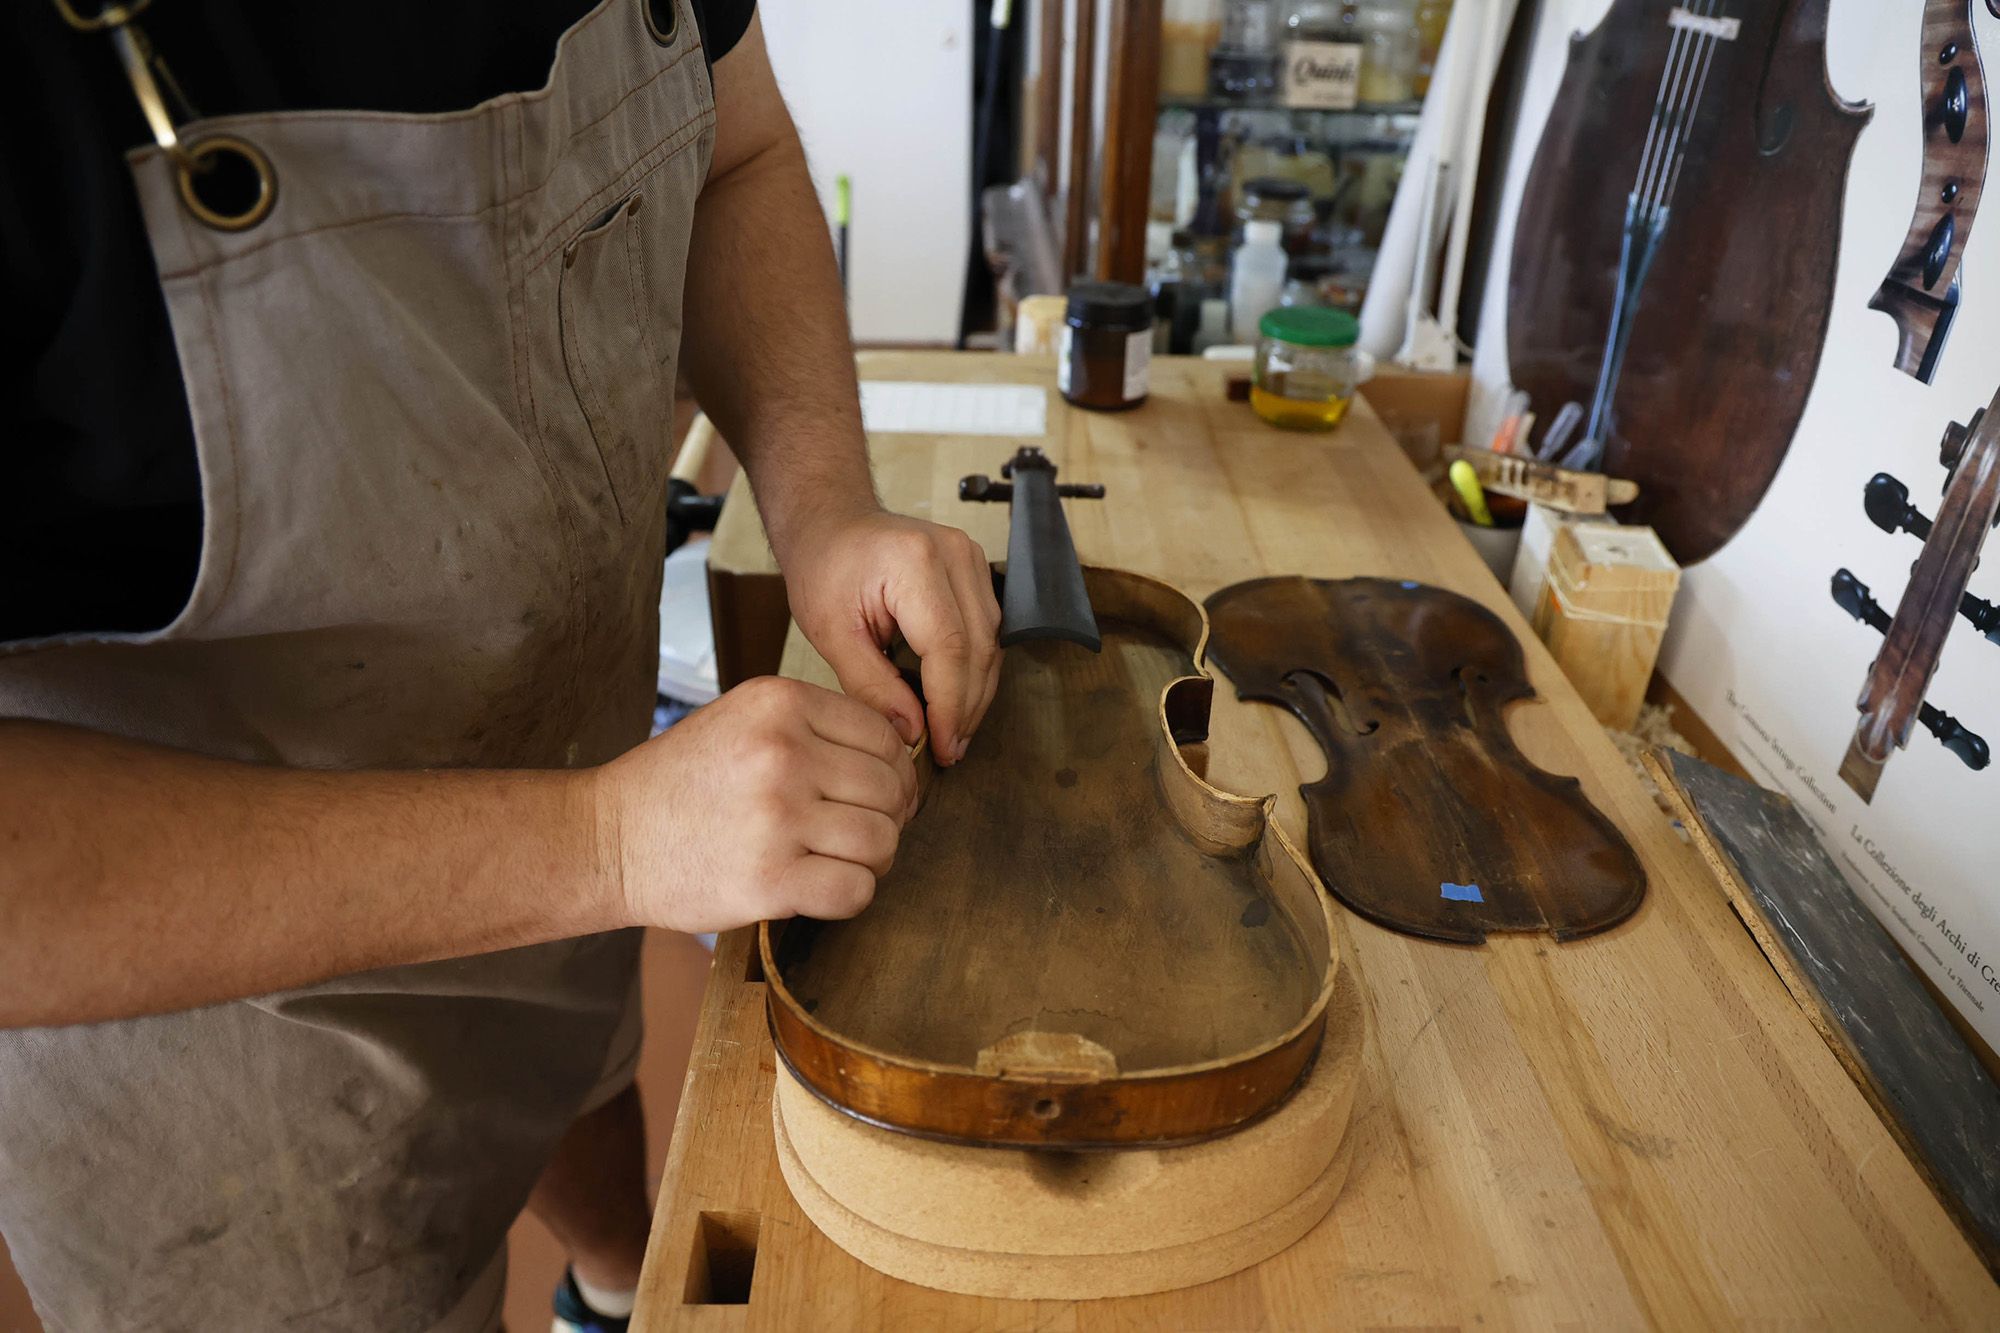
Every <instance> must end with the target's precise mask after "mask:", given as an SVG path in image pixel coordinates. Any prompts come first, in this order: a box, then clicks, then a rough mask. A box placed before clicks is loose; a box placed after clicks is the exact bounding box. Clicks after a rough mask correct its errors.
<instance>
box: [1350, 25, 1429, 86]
mask: <svg viewBox="0 0 2000 1333" xmlns="http://www.w3.org/2000/svg"><path fill="white" fill-rule="evenodd" d="M1354 26H1355V28H1356V29H1357V30H1358V31H1359V33H1360V35H1361V101H1362V102H1363V103H1364V104H1367V103H1376V104H1380V103H1385V102H1407V101H1409V100H1411V99H1412V98H1414V97H1415V96H1416V95H1417V87H1416V81H1417V5H1416V0H1359V3H1358V4H1357V5H1356V6H1355V9H1354Z"/></svg>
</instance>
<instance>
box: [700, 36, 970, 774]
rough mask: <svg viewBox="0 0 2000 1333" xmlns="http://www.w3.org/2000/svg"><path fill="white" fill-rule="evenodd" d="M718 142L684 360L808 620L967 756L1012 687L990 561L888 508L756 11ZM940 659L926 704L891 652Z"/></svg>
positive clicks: (858, 683)
mask: <svg viewBox="0 0 2000 1333" xmlns="http://www.w3.org/2000/svg"><path fill="white" fill-rule="evenodd" d="M715 101H716V126H717V129H716V145H715V157H714V160H713V162H712V164H711V166H710V168H709V178H708V185H707V188H705V189H704V190H703V191H702V196H701V201H700V204H699V206H698V207H697V208H696V210H695V222H694V237H693V242H692V245H691V248H690V253H689V259H688V280H687V307H688V319H687V333H686V335H685V337H684V339H683V344H682V345H683V351H682V360H683V364H684V365H685V367H686V369H687V375H688V380H689V382H690V383H692V384H693V385H694V390H695V395H696V396H697V397H698V398H699V399H700V400H701V404H702V407H703V408H704V409H705V410H706V411H707V412H708V414H709V416H710V417H711V418H713V420H714V421H715V424H716V426H717V427H718V428H719V429H720V431H721V433H722V436H723V438H724V439H726V440H728V441H729V443H730V445H731V447H732V448H734V449H735V450H736V452H737V454H738V456H739V457H741V458H742V460H743V464H744V467H745V469H746V470H747V471H748V472H749V474H750V481H751V485H752V486H753V487H754V489H755V491H756V495H757V504H758V508H759V509H760V510H761V511H762V512H763V516H764V526H765V530H766V531H767V532H768V533H769V534H770V538H771V549H772V551H773V553H774V554H776V556H777V557H778V564H779V567H780V568H781V569H783V570H784V572H785V583H786V591H787V593H788V594H789V596H790V600H791V607H792V615H793V617H794V618H795V619H797V621H798V622H799V627H800V628H801V629H802V630H804V631H805V633H806V636H807V637H808V638H809V639H811V640H812V643H813V646H814V647H816V648H818V649H819V650H820V652H821V654H822V655H824V656H825V658H826V660H827V662H828V664H829V665H830V666H832V667H833V669H834V671H835V673H836V674H837V675H838V676H839V677H840V683H841V686H842V688H843V689H845V690H846V691H847V693H849V694H851V695H853V696H855V697H856V698H859V699H861V700H863V701H865V702H866V703H868V704H869V705H870V706H871V707H873V708H875V709H876V710H877V711H878V712H880V713H882V714H883V716H885V717H887V718H889V719H890V721H892V722H893V723H894V724H895V726H896V728H897V730H898V732H900V733H901V735H902V736H903V738H904V739H905V740H907V741H912V742H914V741H915V740H916V739H917V737H918V735H919V734H921V731H922V729H923V727H924V725H925V724H926V723H928V725H929V727H930V733H931V744H932V748H933V750H934V752H935V753H936V755H937V758H938V760H939V761H940V762H941V763H947V764H949V763H952V762H954V761H955V760H956V759H957V758H958V757H959V756H960V755H962V754H963V753H964V750H965V746H966V744H967V742H968V741H969V739H970V737H971V735H972V733H973V731H974V730H975V729H976V728H977V727H978V725H979V722H980V719H981V718H982V717H983V716H984V714H985V712H986V708H987V705H988V704H990V703H991V702H992V699H993V691H994V688H995V686H996V685H997V683H998V681H999V672H1000V659H999V650H998V648H997V646H996V645H995V643H994V632H995V631H996V630H997V628H998V627H999V624H1000V608H999V605H998V603H997V602H996V601H995V600H994V597H993V588H992V582H991V578H990V576H989V574H988V572H987V567H986V557H985V554H984V553H983V552H982V551H981V550H980V549H979V546H978V544H977V543H975V542H973V541H972V539H971V538H969V537H967V536H966V535H965V534H964V533H963V532H960V531H959V530H958V529H956V528H943V527H938V526H936V525H935V524H930V523H923V522H919V521H917V520H914V519H907V518H898V517H895V516H893V515H889V514H885V513H884V512H883V511H882V509H881V506H880V505H879V504H878V503H877V501H876V498H875V492H874V487H873V485H872V483H871V482H870V479H869V476H868V464H867V453H866V450H865V448H864V447H863V437H862V431H861V408H860V402H859V397H858V394H857V391H856V386H855V377H854V348H853V345H852V343H851V342H850V340H849V337H848V332H847V313H846V307H845V301H844V299H843V297H842V294H841V290H840V274H839V270H838V268H837V266H836V265H835V263H834V257H833V245H832V242H831V240H830V238H829V236H828V233H827V229H826V220H825V217H824V216H823V215H822V214H821V212H820V208H819V203H818V201H817V200H816V199H815V198H814V196H813V190H812V182H811V179H810V178H809V177H808V175H807V172H806V158H805V152H804V150H803V149H802V148H801V147H800V145H799V137H798V132H797V131H796V130H795V129H794V128H793V125H792V119H791V116H790V114H789V113H788V112H787V111H786V110H785V102H784V98H783V97H782V96H780V94H779V92H778V85H777V81H776V80H775V79H774V78H773V76H772V73H771V64H770V59H769V57H768V55H767V54H766V52H765V48H764V30H763V24H762V20H761V19H756V18H753V19H752V21H751V24H750V28H749V30H748V31H747V32H746V33H744V35H743V39H742V41H741V42H739V43H738V44H737V46H736V47H735V48H734V49H733V50H731V51H730V53H729V54H728V55H726V56H724V57H723V58H722V59H721V60H719V61H717V62H716V67H715ZM897 632H900V633H901V634H902V635H903V637H904V638H905V639H907V640H908V642H909V644H910V647H911V648H912V649H914V650H915V651H916V652H917V654H918V655H919V656H920V657H921V658H922V659H923V683H924V697H925V700H926V704H919V703H918V700H917V697H916V695H915V694H914V693H913V692H912V691H911V690H910V688H909V687H908V686H907V685H905V684H904V683H903V680H902V678H901V677H900V676H899V675H898V674H897V672H896V671H895V670H894V668H893V667H891V666H890V665H889V663H888V660H887V659H886V658H885V657H884V656H883V652H882V649H883V648H884V647H885V646H886V645H887V644H888V643H889V641H890V639H891V638H892V637H893V636H894V635H895V634H896V633H897Z"/></svg>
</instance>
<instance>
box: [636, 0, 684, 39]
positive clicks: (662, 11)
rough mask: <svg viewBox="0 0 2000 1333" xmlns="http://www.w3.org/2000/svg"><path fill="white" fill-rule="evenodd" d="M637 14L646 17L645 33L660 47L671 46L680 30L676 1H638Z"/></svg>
mask: <svg viewBox="0 0 2000 1333" xmlns="http://www.w3.org/2000/svg"><path fill="white" fill-rule="evenodd" d="M639 12H640V13H642V14H644V15H645V16H646V31H647V32H649V33H651V34H652V36H653V40H654V41H656V42H658V43H659V44H660V45H661V46H672V45H673V44H674V35H675V34H676V33H678V32H679V31H680V30H681V7H680V5H679V4H678V3H676V0H639Z"/></svg>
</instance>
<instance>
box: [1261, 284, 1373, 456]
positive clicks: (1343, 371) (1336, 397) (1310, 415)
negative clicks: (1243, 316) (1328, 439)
mask: <svg viewBox="0 0 2000 1333" xmlns="http://www.w3.org/2000/svg"><path fill="white" fill-rule="evenodd" d="M1257 334H1258V337H1257V356H1256V360H1255V361H1254V362H1253V364H1252V378H1251V381H1250V406H1251V407H1252V408H1253V409H1254V410H1255V411H1256V413H1257V415H1258V416H1260V417H1262V418H1264V420H1266V421H1268V422H1270V423H1271V424H1272V425H1273V426H1283V427H1285V428H1286V429H1287V430H1332V429H1333V428H1334V427H1335V426H1337V425H1339V424H1340V419H1341V418H1342V417H1343V416H1345V415H1346V414H1347V405H1348V403H1350V402H1352V401H1353V399H1354V390H1355V387H1356V386H1357V385H1360V384H1361V383H1363V382H1364V381H1366V380H1367V379H1368V377H1369V376H1370V375H1373V374H1374V373H1375V358H1374V357H1372V356H1370V355H1368V353H1366V352H1364V351H1362V350H1361V349H1359V348H1358V347H1356V346H1355V345H1354V340H1355V339H1356V338H1357V337H1359V336H1360V334H1361V324H1360V321H1358V320H1356V319H1355V318H1354V316H1353V315H1350V314H1348V313H1347V312H1346V311H1345V310H1334V309H1330V308H1328V307H1325V306H1279V307H1278V308H1277V309H1276V310H1273V311H1271V312H1270V313H1268V314H1266V315H1265V316H1264V317H1263V318H1262V319H1261V320H1259V321H1258V322H1257Z"/></svg>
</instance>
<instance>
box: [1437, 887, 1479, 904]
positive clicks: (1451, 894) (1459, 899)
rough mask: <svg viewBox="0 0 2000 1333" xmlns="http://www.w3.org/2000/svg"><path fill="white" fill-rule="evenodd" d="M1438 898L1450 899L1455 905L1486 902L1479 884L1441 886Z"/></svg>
mask: <svg viewBox="0 0 2000 1333" xmlns="http://www.w3.org/2000/svg"><path fill="white" fill-rule="evenodd" d="M1438 896H1439V897H1441V898H1449V899H1450V900H1451V901H1453V902H1455V903H1483V902H1485V901H1486V899H1485V897H1484V896H1483V895H1481V893H1480V892H1479V886H1478V885H1477V884H1440V885H1438Z"/></svg>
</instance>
